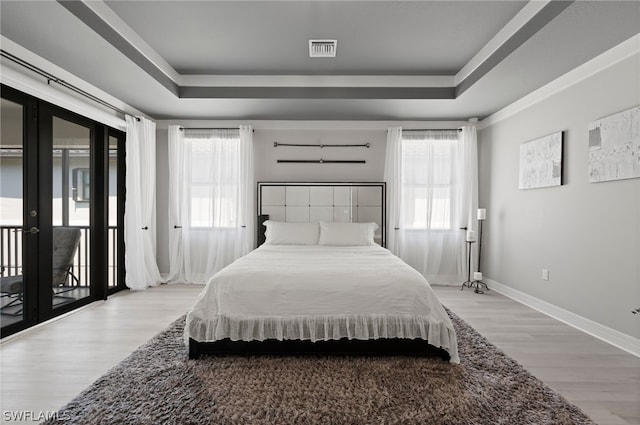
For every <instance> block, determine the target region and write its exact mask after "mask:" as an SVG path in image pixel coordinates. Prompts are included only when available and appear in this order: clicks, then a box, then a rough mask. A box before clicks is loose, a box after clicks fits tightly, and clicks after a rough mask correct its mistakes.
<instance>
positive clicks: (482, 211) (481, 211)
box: [478, 208, 487, 220]
mask: <svg viewBox="0 0 640 425" xmlns="http://www.w3.org/2000/svg"><path fill="white" fill-rule="evenodd" d="M486 219H487V209H486V208H478V220H486Z"/></svg>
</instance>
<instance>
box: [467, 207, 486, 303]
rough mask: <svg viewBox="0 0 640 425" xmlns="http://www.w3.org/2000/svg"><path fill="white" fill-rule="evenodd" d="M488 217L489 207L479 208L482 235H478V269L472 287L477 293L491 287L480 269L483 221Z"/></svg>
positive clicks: (474, 273)
mask: <svg viewBox="0 0 640 425" xmlns="http://www.w3.org/2000/svg"><path fill="white" fill-rule="evenodd" d="M486 219H487V209H486V208H478V221H479V223H478V224H479V229H480V235H479V237H478V271H477V272H473V282H471V287H474V288H475V291H474V292H476V293H478V294H482V293H483V291H482V290H481V289H480V288H484V289H486V290H487V291H488V290H489V287H488V286H487V284H486V283H484V282H483V281H482V272H481V271H480V260H481V259H482V223H483V222H484V221H485V220H486Z"/></svg>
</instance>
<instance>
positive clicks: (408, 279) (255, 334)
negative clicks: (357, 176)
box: [185, 245, 459, 363]
mask: <svg viewBox="0 0 640 425" xmlns="http://www.w3.org/2000/svg"><path fill="white" fill-rule="evenodd" d="M344 337H346V338H355V339H377V338H421V339H425V340H427V341H429V343H430V344H431V345H434V346H436V347H442V348H443V349H445V350H446V351H447V352H448V353H449V355H450V356H451V362H453V363H458V362H459V358H458V348H457V342H456V335H455V331H454V329H453V325H452V323H451V320H450V319H449V317H448V316H447V314H446V312H445V311H444V309H443V307H442V305H441V304H440V302H439V301H438V299H437V298H436V295H435V293H434V292H433V290H432V289H431V287H430V286H429V284H428V283H427V281H426V280H425V279H424V277H422V275H420V274H419V273H418V272H417V271H415V270H414V269H413V268H411V267H410V266H408V265H407V264H406V263H404V262H403V261H402V260H400V259H399V258H398V257H396V256H394V255H393V254H391V253H390V252H389V251H388V250H386V249H384V248H381V247H379V246H358V247H334V246H331V247H329V246H320V245H314V246H293V245H263V246H262V247H260V248H258V249H256V250H255V251H253V252H251V253H249V254H248V255H246V256H244V257H242V258H240V259H238V260H236V261H235V262H234V263H233V264H231V265H229V266H227V267H226V268H224V269H223V270H220V271H219V272H218V273H216V275H215V276H213V278H211V280H210V281H209V283H208V284H207V286H206V287H205V289H204V290H203V291H202V293H201V294H200V296H199V297H198V299H197V301H196V303H195V305H194V307H193V308H192V310H191V311H190V312H189V313H188V315H187V324H186V327H185V339H186V340H188V338H193V339H194V340H196V341H200V342H205V341H217V340H220V339H224V338H230V339H231V340H234V341H235V340H243V341H251V340H260V341H262V340H265V339H278V340H283V339H308V340H311V341H318V340H331V339H340V338H344Z"/></svg>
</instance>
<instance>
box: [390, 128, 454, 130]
mask: <svg viewBox="0 0 640 425" xmlns="http://www.w3.org/2000/svg"><path fill="white" fill-rule="evenodd" d="M402 131H462V129H461V128H407V129H404V128H403V129H402Z"/></svg>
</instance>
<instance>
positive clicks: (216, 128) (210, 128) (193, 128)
mask: <svg viewBox="0 0 640 425" xmlns="http://www.w3.org/2000/svg"><path fill="white" fill-rule="evenodd" d="M182 130H238V131H240V129H239V128H238V127H180V131H182ZM251 131H252V132H253V131H255V130H254V129H251Z"/></svg>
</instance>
